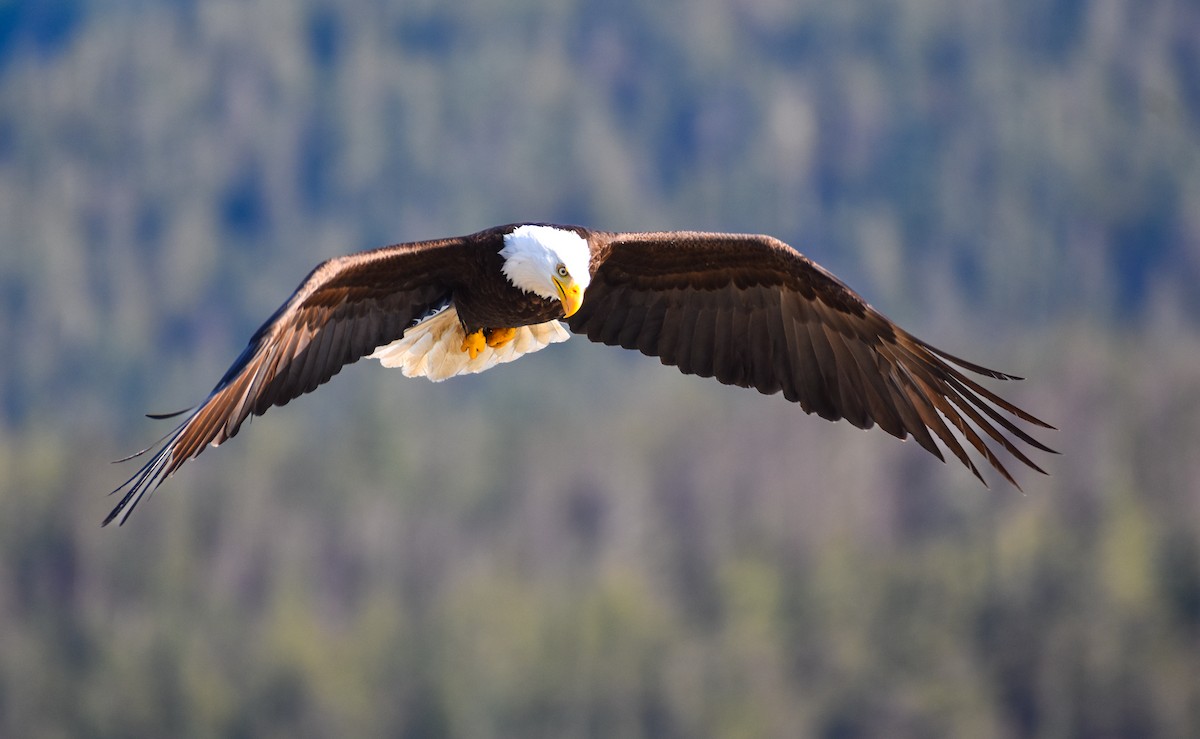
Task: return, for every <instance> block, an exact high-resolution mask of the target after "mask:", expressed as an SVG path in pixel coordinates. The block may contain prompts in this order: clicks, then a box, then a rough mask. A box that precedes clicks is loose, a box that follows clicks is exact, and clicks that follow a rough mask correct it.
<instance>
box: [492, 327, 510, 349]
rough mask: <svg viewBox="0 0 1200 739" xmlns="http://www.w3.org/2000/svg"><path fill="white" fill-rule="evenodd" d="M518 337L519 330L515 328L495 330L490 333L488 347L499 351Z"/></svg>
mask: <svg viewBox="0 0 1200 739" xmlns="http://www.w3.org/2000/svg"><path fill="white" fill-rule="evenodd" d="M516 335H517V330H516V329H515V328H494V329H492V330H491V331H488V335H487V345H488V346H490V347H492V348H493V349H498V348H500V347H502V346H504V345H505V344H507V343H508V342H510V341H512V340H513V337H515V336H516Z"/></svg>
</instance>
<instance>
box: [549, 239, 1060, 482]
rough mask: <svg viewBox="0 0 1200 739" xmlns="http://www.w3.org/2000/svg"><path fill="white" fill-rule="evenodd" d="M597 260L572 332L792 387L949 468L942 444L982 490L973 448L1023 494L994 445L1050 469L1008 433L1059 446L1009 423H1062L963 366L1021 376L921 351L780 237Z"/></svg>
mask: <svg viewBox="0 0 1200 739" xmlns="http://www.w3.org/2000/svg"><path fill="white" fill-rule="evenodd" d="M592 250H593V255H592V271H593V273H594V274H593V276H592V282H591V285H590V286H589V287H588V290H587V295H586V297H585V299H584V301H583V305H582V307H581V308H580V309H579V311H578V312H577V313H576V314H575V315H573V316H571V317H570V318H569V319H568V323H569V325H570V327H571V330H572V331H574V332H576V333H579V334H584V335H586V336H587V337H588V338H589V339H591V340H592V341H597V342H601V343H604V344H607V345H610V346H621V347H624V348H626V349H636V350H638V351H640V352H642V353H643V354H646V355H649V356H653V357H658V358H659V359H660V360H661V361H662V363H663V364H666V365H674V366H675V367H678V368H679V370H680V371H682V372H684V373H686V374H694V375H699V376H701V377H715V378H716V379H717V380H719V381H721V382H723V383H725V384H727V385H738V386H741V387H752V388H756V389H757V390H759V391H760V392H762V393H765V394H772V393H777V392H781V391H782V392H783V395H784V397H785V398H787V399H788V400H790V401H793V402H796V403H799V404H800V406H801V407H802V408H803V409H804V410H805V411H807V412H808V413H816V414H817V415H819V416H821V417H822V418H826V419H829V420H831V421H832V420H838V419H842V418H844V419H846V420H847V421H849V422H850V423H852V424H854V425H855V426H858V427H859V428H864V429H865V428H870V427H872V426H873V425H875V424H878V425H879V426H880V428H882V429H883V430H884V431H887V432H888V433H889V434H891V435H893V436H896V437H898V438H900V439H904V438H907V437H908V436H909V435H910V434H911V435H912V437H913V438H914V439H916V440H917V443H918V444H920V445H921V446H922V447H923V448H925V449H926V450H928V451H929V452H931V453H932V454H934V455H935V456H936V457H938V459H942V460H943V461H944V457H943V456H942V453H941V451H940V450H939V449H938V445H937V444H936V443H935V442H934V438H933V437H934V436H936V437H937V438H938V439H940V440H941V442H942V444H943V445H944V446H945V447H946V448H947V449H948V450H950V452H951V453H953V454H954V456H955V457H957V458H958V459H959V460H960V461H961V462H962V463H963V464H964V465H966V466H967V468H969V469H970V470H971V471H972V472H973V473H974V474H975V476H976V477H978V478H979V479H980V480H981V481H983V476H982V475H980V473H979V470H978V469H977V468H976V466H975V464H974V463H973V462H972V461H971V459H970V458H969V456H968V455H967V452H966V450H965V448H964V446H963V443H962V441H961V440H965V441H966V443H967V444H969V445H970V446H971V447H973V448H974V449H975V450H976V451H977V452H978V453H979V454H980V455H982V456H983V458H984V459H986V460H987V461H988V462H989V463H990V464H991V465H992V466H993V467H995V468H996V469H997V470H998V471H999V472H1000V474H1002V475H1003V476H1004V478H1005V479H1006V480H1008V481H1009V482H1011V483H1012V484H1013V485H1014V486H1017V487H1018V488H1019V487H1020V486H1019V485H1017V483H1016V481H1015V480H1013V477H1012V475H1011V474H1009V472H1008V470H1007V469H1006V468H1005V467H1004V464H1003V463H1002V462H1001V461H1000V459H999V458H998V457H997V456H996V454H995V453H994V452H993V451H992V449H991V448H990V446H989V443H994V444H996V445H999V446H1000V447H1001V448H1003V449H1004V450H1006V451H1007V452H1008V453H1009V454H1011V455H1012V456H1013V457H1014V458H1015V459H1017V460H1019V461H1020V462H1022V463H1023V464H1025V465H1028V466H1029V467H1031V468H1033V469H1035V470H1037V471H1039V472H1043V473H1044V470H1042V469H1041V468H1040V467H1038V466H1037V465H1036V464H1034V463H1033V462H1032V461H1031V460H1030V459H1029V458H1028V457H1027V456H1026V455H1025V454H1024V453H1023V452H1022V451H1021V449H1020V448H1018V447H1017V445H1016V444H1015V443H1014V442H1013V440H1012V439H1010V438H1009V437H1010V436H1011V437H1014V438H1015V439H1018V440H1020V441H1022V442H1024V443H1026V444H1028V445H1030V446H1032V447H1035V448H1037V449H1040V450H1042V451H1046V452H1051V453H1053V450H1051V449H1049V448H1048V447H1046V446H1045V445H1043V444H1042V443H1041V442H1039V441H1037V440H1036V439H1034V438H1033V437H1032V436H1030V435H1029V434H1028V433H1026V432H1025V431H1023V430H1022V429H1021V428H1019V427H1018V426H1017V425H1016V424H1015V423H1013V421H1012V420H1011V418H1010V416H1011V417H1013V418H1017V419H1020V420H1022V421H1026V422H1028V423H1031V424H1035V425H1037V426H1042V427H1045V428H1053V427H1051V426H1049V424H1047V423H1045V422H1044V421H1041V420H1040V419H1038V418H1035V417H1034V416H1032V415H1031V414H1029V413H1027V412H1026V411H1024V410H1021V409H1020V408H1018V407H1017V406H1015V405H1013V404H1012V403H1010V402H1008V401H1006V400H1004V399H1003V398H1001V397H999V396H998V395H996V394H995V393H993V392H991V391H990V390H988V389H987V388H984V387H983V386H981V385H980V384H979V383H978V382H976V381H975V380H974V379H972V378H971V377H969V376H968V375H967V374H966V372H964V370H965V371H969V372H971V373H975V374H979V375H983V376H985V377H990V378H993V379H998V380H1016V379H1020V378H1018V377H1014V376H1012V375H1007V374H1004V373H1002V372H997V371H995V370H990V369H987V368H985V367H980V366H978V365H976V364H972V363H970V362H967V361H965V360H962V359H959V358H958V357H955V356H953V355H951V354H948V353H946V352H944V351H942V350H940V349H937V348H935V347H933V346H930V345H929V344H927V343H925V342H924V341H921V340H920V339H918V338H916V337H915V336H913V335H911V334H909V333H908V332H906V331H904V330H903V329H901V328H900V327H899V326H897V325H896V324H895V323H893V322H892V321H890V320H889V319H888V318H887V317H885V316H884V315H883V314H882V313H880V312H879V311H877V310H875V309H874V308H872V307H871V306H870V305H868V304H867V302H866V301H865V300H863V299H862V298H861V297H860V296H859V295H858V294H857V293H855V292H854V291H853V290H851V289H850V288H849V287H847V286H846V285H845V284H844V283H842V282H841V281H840V280H839V279H837V278H836V277H834V276H833V275H832V274H830V273H829V272H828V271H826V270H825V269H823V268H822V267H821V266H820V265H818V264H816V263H815V262H813V261H812V260H810V259H808V258H807V257H805V256H804V255H802V254H800V253H799V252H798V251H796V250H795V249H793V248H791V247H790V246H788V245H787V244H785V243H783V242H782V241H779V240H778V239H774V238H771V237H769V236H757V235H744V234H713V233H695V232H665V233H625V234H602V233H594V234H592ZM951 427H953V431H952V430H951ZM955 432H957V435H956V433H955ZM1006 433H1007V435H1006ZM989 440H990V442H989ZM984 484H985V485H986V482H985V483H984Z"/></svg>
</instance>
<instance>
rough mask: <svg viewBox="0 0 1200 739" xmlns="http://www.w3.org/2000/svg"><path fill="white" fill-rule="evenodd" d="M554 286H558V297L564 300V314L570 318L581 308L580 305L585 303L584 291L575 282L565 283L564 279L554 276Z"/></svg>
mask: <svg viewBox="0 0 1200 739" xmlns="http://www.w3.org/2000/svg"><path fill="white" fill-rule="evenodd" d="M568 279H570V278H568ZM554 287H556V288H558V299H559V300H560V301H562V307H563V316H564V317H566V318H569V317H570V316H571V315H572V314H574V313H575V311H577V310H579V306H581V305H583V291H582V290H580V289H579V285H577V284H575V283H574V282H571V283H570V284H569V285H564V284H563V281H562V280H560V279H559V278H557V277H555V278H554Z"/></svg>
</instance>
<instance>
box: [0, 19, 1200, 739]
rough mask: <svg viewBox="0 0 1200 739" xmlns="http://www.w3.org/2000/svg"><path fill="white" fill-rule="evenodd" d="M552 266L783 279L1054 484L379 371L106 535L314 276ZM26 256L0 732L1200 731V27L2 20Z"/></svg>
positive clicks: (737, 394)
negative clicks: (972, 413) (580, 228)
mask: <svg viewBox="0 0 1200 739" xmlns="http://www.w3.org/2000/svg"><path fill="white" fill-rule="evenodd" d="M524 220H550V221H559V222H573V223H580V224H584V225H589V226H593V227H597V228H605V229H614V230H616V229H671V228H693V229H712V230H730V231H753V232H762V233H769V234H773V235H775V236H778V237H780V238H783V239H785V240H787V241H788V242H790V243H791V244H793V245H795V246H796V247H797V248H799V249H800V250H801V251H804V252H805V253H807V254H808V255H809V256H812V257H813V258H815V259H817V260H818V261H820V262H821V263H823V264H824V265H826V266H827V267H829V268H830V269H832V270H833V271H835V272H836V273H838V274H839V275H841V276H842V277H843V278H844V279H846V280H847V281H848V282H850V284H852V285H854V286H855V287H856V288H857V289H859V290H860V291H861V292H863V293H864V295H865V296H866V297H867V298H868V300H870V301H871V302H872V303H874V304H875V305H876V306H878V307H879V308H881V309H882V310H883V311H884V312H886V313H887V314H888V315H890V316H891V317H893V318H894V319H897V320H898V321H900V322H901V323H902V324H903V325H905V326H906V327H907V328H909V329H910V330H912V331H914V332H915V333H917V334H918V335H919V336H921V337H923V338H925V339H927V340H929V341H931V342H932V343H934V344H936V345H938V346H940V347H943V348H945V349H947V350H949V351H951V352H954V353H957V354H960V355H963V356H965V357H968V358H971V359H973V360H975V361H978V362H981V363H983V364H985V365H990V366H995V367H997V368H999V369H1002V370H1005V371H1010V372H1015V373H1017V374H1020V375H1024V376H1026V377H1028V378H1029V379H1028V380H1027V381H1025V382H1023V383H1013V384H1007V385H1003V386H1002V387H999V388H997V389H999V390H1001V391H1003V392H1004V393H1005V394H1006V395H1007V396H1008V397H1010V398H1012V399H1014V400H1015V401H1017V402H1019V403H1020V404H1022V405H1024V406H1026V407H1028V408H1030V409H1032V410H1033V411H1034V412H1035V413H1037V414H1038V415H1040V416H1042V417H1044V418H1046V419H1048V420H1050V421H1051V422H1052V423H1055V424H1056V425H1058V426H1059V428H1060V429H1061V430H1060V431H1058V432H1047V433H1044V434H1041V436H1042V437H1043V438H1044V440H1045V441H1047V442H1048V443H1049V444H1050V445H1051V446H1054V447H1056V448H1058V449H1060V450H1062V451H1063V452H1064V454H1063V456H1061V457H1053V458H1048V457H1046V456H1044V455H1043V456H1041V457H1040V458H1039V459H1038V461H1039V462H1041V463H1042V464H1044V465H1046V466H1047V469H1048V470H1049V471H1050V472H1051V475H1050V476H1049V477H1042V476H1041V475H1037V474H1034V473H1028V474H1021V475H1020V476H1019V479H1020V482H1021V483H1022V485H1023V487H1024V489H1025V493H1024V494H1022V493H1020V492H1018V491H1016V490H1014V489H1012V488H1010V487H1008V486H1006V485H1003V484H994V485H993V487H992V489H991V490H985V489H984V488H982V487H981V486H979V485H978V484H977V483H976V482H975V481H974V479H973V478H972V477H971V476H970V475H969V473H967V472H966V471H965V470H963V469H960V468H958V467H957V466H956V465H953V464H951V465H942V464H940V463H938V462H937V460H935V459H933V458H932V457H930V456H929V455H927V454H925V453H924V452H922V451H921V450H920V448H918V447H917V446H916V445H915V444H912V443H908V444H901V443H899V442H897V441H896V440H894V439H892V438H891V437H888V436H886V435H885V434H883V433H881V432H878V431H876V432H871V433H862V432H860V431H858V430H856V429H853V428H851V427H849V426H848V425H847V424H829V423H826V422H824V421H821V420H820V419H817V418H812V417H808V416H806V415H804V414H803V413H802V412H801V411H800V410H799V408H797V407H794V406H791V405H790V404H788V403H785V402H784V401H783V400H782V399H781V398H780V397H763V396H760V395H757V394H756V393H753V392H750V391H745V390H737V389H732V388H726V387H723V386H721V385H719V384H717V383H715V382H712V381H701V380H697V379H695V378H689V377H684V376H682V375H679V374H678V373H677V372H675V371H674V370H673V369H667V368H663V367H661V366H660V365H659V364H658V363H657V362H655V361H654V360H651V359H647V358H644V357H641V356H637V355H633V354H629V353H622V352H620V351H618V350H615V349H609V348H605V347H599V346H593V345H589V344H588V343H587V342H586V341H583V340H576V341H572V342H569V343H568V344H567V345H564V346H556V347H552V348H550V349H548V350H546V351H544V352H541V353H539V354H537V355H535V356H532V357H528V358H526V359H523V360H522V361H521V362H519V363H517V364H515V365H508V366H504V367H501V368H499V369H496V370H493V371H492V372H489V373H487V374H485V375H482V376H478V377H470V378H464V379H455V380H451V381H449V382H446V383H443V384H439V385H434V384H430V383H428V382H424V381H416V380H406V379H404V378H403V377H402V376H401V375H400V374H399V373H397V372H394V371H388V370H384V369H381V368H379V367H378V365H376V364H375V363H373V362H372V363H368V362H363V363H362V364H361V365H356V366H354V367H350V368H347V369H346V370H345V371H343V373H342V374H341V375H339V376H338V377H336V378H335V379H334V380H333V382H332V383H330V384H329V385H328V386H327V387H326V388H324V389H323V390H322V391H321V392H320V393H317V394H315V395H313V396H309V397H305V398H302V399H300V400H299V401H297V402H295V403H293V404H292V405H289V406H288V407H286V408H281V409H276V410H274V411H272V412H271V413H269V414H268V415H267V416H265V417H264V418H261V419H258V420H257V422H255V423H254V424H253V425H251V426H250V427H249V428H246V429H244V430H243V432H242V434H241V435H240V436H239V437H238V438H237V440H236V442H235V443H231V444H229V445H227V446H225V447H222V448H221V449H220V450H219V451H211V450H210V451H209V452H208V453H207V454H205V455H204V456H203V457H201V458H200V459H199V460H197V461H196V462H193V463H191V464H189V465H188V466H187V467H185V468H184V469H183V471H182V472H181V473H180V474H179V475H177V476H176V477H175V478H173V479H172V480H171V481H170V482H169V483H168V484H167V485H166V486H164V487H163V488H162V489H161V490H160V491H159V493H158V494H156V495H155V496H154V497H153V498H152V500H151V501H150V502H149V503H147V504H145V505H144V506H142V507H140V508H139V510H138V511H137V515H135V516H134V517H133V519H132V520H131V522H130V523H129V524H128V525H126V526H125V527H123V528H120V529H118V528H116V527H110V528H107V529H101V528H100V526H99V522H100V520H101V519H102V518H103V516H104V514H105V513H106V512H107V511H108V510H109V508H110V507H111V505H112V504H113V502H114V500H113V499H111V498H106V497H105V493H106V492H107V491H108V490H110V489H112V488H113V487H114V486H116V485H117V484H118V483H119V482H120V481H121V480H123V479H124V478H125V477H126V476H127V474H129V472H131V471H132V470H131V469H130V466H129V465H124V466H120V467H114V466H111V465H110V464H109V460H112V459H116V458H118V457H121V456H124V455H125V454H127V453H128V452H130V451H132V450H135V449H139V448H141V447H142V446H145V444H146V443H148V442H149V441H150V440H152V439H154V438H156V437H157V436H158V435H159V434H160V433H163V432H165V431H166V427H165V424H163V423H156V422H154V421H150V420H147V419H145V418H143V416H142V413H144V412H156V411H157V412H163V411H172V410H175V409H177V408H180V407H184V406H187V405H191V404H193V403H196V402H198V401H199V400H201V399H202V398H203V396H204V394H205V392H206V391H207V390H208V389H210V388H211V387H212V385H213V384H214V383H215V381H216V379H217V378H218V377H220V375H221V374H222V373H223V371H224V370H225V368H226V367H227V366H228V364H229V363H230V362H231V361H232V360H233V358H234V357H235V356H236V355H237V354H238V352H239V351H240V350H241V348H242V347H243V346H244V345H245V342H246V340H247V339H248V337H249V335H250V333H251V332H252V331H253V330H254V329H255V328H256V327H257V326H258V324H259V323H260V322H261V321H262V320H263V319H264V318H266V316H267V315H269V314H270V313H271V311H272V310H274V308H275V307H276V306H277V305H278V304H279V303H280V302H282V300H283V299H284V298H285V297H286V296H287V295H288V294H289V293H290V291H291V290H292V289H293V288H294V287H295V285H296V284H297V283H298V282H299V280H300V279H301V278H302V277H303V276H304V275H305V274H306V273H307V272H308V270H309V269H310V268H311V267H313V266H314V265H315V264H316V263H317V262H318V261H320V260H322V259H324V258H326V257H329V256H333V255H338V254H344V253H348V252H351V251H358V250H362V249H367V248H372V247H376V246H382V245H385V244H388V243H393V242H397V241H407V240H414V239H421V238H431V237H436V236H442V235H449V234H461V233H468V232H471V231H475V230H477V229H480V228H484V227H487V226H491V225H495V224H499V223H504V222H510V221H524ZM0 224H3V228H2V229H0V346H2V348H0V507H2V511H3V512H2V514H0V735H3V736H14V737H15V736H46V737H54V736H180V737H182V736H212V735H227V736H334V735H340V736H365V735H385V736H397V737H400V736H405V737H429V736H469V737H489V736H497V737H498V736H522V737H531V736H546V737H583V736H655V737H697V736H720V737H756V736H821V737H830V738H838V739H841V738H849V737H865V736H890V737H933V736H971V737H1017V736H1037V737H1151V736H1171V737H1180V736H1185V735H1189V734H1190V735H1193V736H1194V733H1191V732H1194V730H1195V727H1197V726H1200V454H1197V452H1196V449H1197V443H1198V441H1200V288H1198V287H1197V285H1198V284H1200V5H1197V4H1196V3H1195V2H1190V1H1188V0H1093V1H1088V0H1006V1H1005V2H991V1H989V0H898V1H894V2H883V1H882V0H839V1H837V2H833V1H828V0H822V1H821V2H816V1H815V0H727V1H726V0H693V1H690V2H683V1H682V0H673V1H665V2H634V1H632V0H616V1H615V2H610V1H608V0H604V1H601V0H552V1H551V0H507V1H504V2H501V1H500V0H475V1H474V2H445V1H443V0H407V1H405V2H384V1H382V0H356V1H354V2H343V3H331V2H322V1H320V0H286V1H284V0H275V1H273V2H242V1H233V0H204V1H203V2H200V1H198V0H180V1H178V2H154V1H152V0H107V1H105V2H87V1H86V0H38V1H37V2H11V1H10V2H0ZM1021 472H1022V473H1026V472H1028V471H1021ZM990 479H991V480H992V481H993V482H994V483H1002V481H1000V480H999V479H998V478H997V477H995V476H992V477H991V478H990Z"/></svg>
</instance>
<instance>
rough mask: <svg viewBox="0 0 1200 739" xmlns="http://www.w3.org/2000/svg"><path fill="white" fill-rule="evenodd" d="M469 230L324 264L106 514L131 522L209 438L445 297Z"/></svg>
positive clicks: (225, 433)
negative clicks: (142, 502) (153, 493)
mask: <svg viewBox="0 0 1200 739" xmlns="http://www.w3.org/2000/svg"><path fill="white" fill-rule="evenodd" d="M470 238H471V237H464V238H459V239H445V240H441V241H427V242H418V243H412V244H400V245H397V246H390V247H385V248H383V249H377V250H375V251H369V252H363V253H361V254H353V255H350V256H346V257H341V258H339V259H331V260H329V261H327V262H325V263H323V264H321V265H320V266H318V267H317V268H316V269H315V270H313V271H312V273H311V274H309V276H308V277H307V278H306V279H305V280H304V282H303V283H302V284H301V285H300V287H299V288H297V290H296V292H295V293H293V294H292V296H291V297H290V298H288V300H287V301H286V302H285V303H284V304H283V305H282V306H280V307H279V310H277V311H275V314H274V315H272V316H271V317H270V318H268V319H267V322H266V323H264V324H263V325H262V327H261V328H259V329H258V331H256V332H255V333H254V336H253V337H251V339H250V343H249V345H248V346H247V347H246V349H245V351H243V352H242V354H241V356H239V357H238V358H237V360H236V361H234V363H233V365H232V366H231V367H230V368H229V370H228V371H227V372H226V373H225V376H224V377H222V378H221V381H220V382H218V383H217V385H216V387H214V388H213V390H212V392H211V393H210V394H209V396H208V398H207V399H206V400H205V401H204V403H202V404H201V405H200V406H199V407H198V408H196V409H195V410H194V411H192V413H191V414H190V415H189V416H188V417H187V419H186V420H184V421H183V423H181V424H180V425H179V426H177V427H176V428H175V429H174V430H173V431H172V432H171V433H169V434H167V435H166V436H165V437H163V439H162V440H161V441H162V442H164V443H163V446H162V447H161V448H160V449H159V450H158V451H156V452H154V453H153V455H152V456H151V457H150V459H149V461H148V462H146V464H145V465H144V466H143V467H142V468H141V469H139V470H138V471H137V472H136V473H134V475H133V476H132V477H130V478H129V479H128V480H126V481H125V482H124V483H123V484H122V485H121V486H120V487H118V488H117V489H116V490H114V491H113V492H114V493H116V492H120V491H122V490H124V491H125V494H124V496H123V497H122V498H121V501H120V502H119V503H118V504H117V506H116V507H115V508H113V510H112V512H111V513H109V514H108V518H106V519H104V523H105V524H106V525H107V524H108V523H109V522H111V521H112V520H113V519H115V518H117V517H118V516H119V517H120V519H121V523H124V522H125V519H127V518H128V517H129V514H130V513H132V512H133V509H134V507H135V506H136V505H137V504H138V501H140V500H141V499H142V497H143V496H145V495H146V494H147V493H149V492H150V491H152V490H154V489H155V488H156V487H158V486H159V485H160V484H161V483H162V482H163V480H165V479H167V478H168V477H170V476H171V474H172V473H174V472H175V470H177V469H179V466H180V465H182V464H183V463H184V462H186V461H187V460H189V459H192V458H193V457H196V456H198V455H199V454H200V453H201V452H202V451H204V448H205V447H206V446H208V445H209V444H212V445H214V446H216V445H218V444H220V443H221V442H223V441H225V440H226V439H229V438H231V437H232V436H234V435H235V434H237V432H238V429H239V428H241V425H242V423H243V422H244V421H245V420H246V419H247V418H248V417H249V416H250V415H251V414H254V415H262V414H263V413H265V412H266V411H267V409H268V408H270V407H272V406H276V405H284V404H286V403H287V402H288V401H290V400H291V399H292V398H295V397H297V396H299V395H303V394H304V393H307V392H311V391H312V390H314V389H316V387H317V386H318V385H320V384H321V383H323V382H325V381H326V380H328V379H329V378H331V377H333V376H334V375H336V374H337V373H338V372H339V371H340V370H341V368H342V367H344V366H345V365H347V364H350V363H352V362H355V361H357V360H358V359H360V358H362V357H364V356H366V355H368V354H370V353H371V352H373V351H374V350H375V349H376V347H378V346H381V345H383V344H387V343H388V342H391V341H394V340H396V339H399V338H400V337H401V336H402V335H403V334H404V331H405V329H407V328H408V327H409V326H411V325H412V324H413V322H414V321H416V320H417V319H419V318H421V317H423V316H425V315H426V314H428V313H429V312H430V311H431V310H433V309H436V308H440V307H443V306H445V304H446V303H448V302H449V301H450V299H451V293H452V283H453V281H454V280H453V275H454V273H455V270H456V267H457V266H460V265H461V262H462V261H463V259H462V257H463V254H464V252H465V248H466V246H467V244H468V241H469V239H470ZM151 449H153V447H151V448H150V449H145V450H143V451H142V452H139V453H138V454H135V455H133V456H134V457H137V456H140V455H141V454H145V453H148V452H149V451H150V450H151ZM130 458H132V457H129V458H127V459H130ZM122 461H124V460H122Z"/></svg>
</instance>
